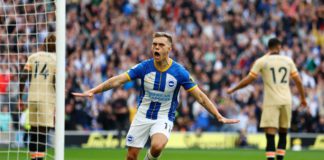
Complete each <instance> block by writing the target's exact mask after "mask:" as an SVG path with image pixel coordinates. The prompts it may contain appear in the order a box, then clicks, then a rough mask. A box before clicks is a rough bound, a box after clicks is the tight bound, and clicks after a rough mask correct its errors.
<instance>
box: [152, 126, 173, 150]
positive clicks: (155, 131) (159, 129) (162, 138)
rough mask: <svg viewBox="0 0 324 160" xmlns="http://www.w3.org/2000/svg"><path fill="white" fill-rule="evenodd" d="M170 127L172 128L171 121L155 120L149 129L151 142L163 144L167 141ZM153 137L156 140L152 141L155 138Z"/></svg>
mask: <svg viewBox="0 0 324 160" xmlns="http://www.w3.org/2000/svg"><path fill="white" fill-rule="evenodd" d="M172 128H173V122H171V121H169V120H158V121H156V122H155V123H154V125H153V126H152V128H151V130H150V137H151V140H152V144H154V143H155V142H156V143H161V144H164V145H165V144H166V143H167V142H168V139H169V137H170V134H171V131H172ZM154 135H156V136H154ZM155 137H156V138H155ZM154 138H155V139H156V141H154V140H155V139H154Z"/></svg>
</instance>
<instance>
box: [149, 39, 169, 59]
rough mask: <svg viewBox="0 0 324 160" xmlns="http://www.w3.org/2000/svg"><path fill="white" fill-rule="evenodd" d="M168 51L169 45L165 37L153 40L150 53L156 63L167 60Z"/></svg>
mask: <svg viewBox="0 0 324 160" xmlns="http://www.w3.org/2000/svg"><path fill="white" fill-rule="evenodd" d="M170 51H171V44H170V42H169V41H168V39H167V38H166V37H157V38H154V39H153V43H152V53H153V58H154V60H155V61H156V62H161V61H164V60H167V58H168V57H169V52H170Z"/></svg>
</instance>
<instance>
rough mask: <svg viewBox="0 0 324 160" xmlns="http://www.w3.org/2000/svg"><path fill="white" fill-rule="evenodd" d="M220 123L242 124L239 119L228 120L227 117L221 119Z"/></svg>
mask: <svg viewBox="0 0 324 160" xmlns="http://www.w3.org/2000/svg"><path fill="white" fill-rule="evenodd" d="M218 121H219V122H221V123H223V124H234V123H239V122H240V120H238V119H227V118H225V117H221V118H219V119H218Z"/></svg>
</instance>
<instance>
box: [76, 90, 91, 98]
mask: <svg viewBox="0 0 324 160" xmlns="http://www.w3.org/2000/svg"><path fill="white" fill-rule="evenodd" d="M72 95H74V96H76V97H89V98H92V97H93V93H92V92H91V91H86V92H83V93H72Z"/></svg>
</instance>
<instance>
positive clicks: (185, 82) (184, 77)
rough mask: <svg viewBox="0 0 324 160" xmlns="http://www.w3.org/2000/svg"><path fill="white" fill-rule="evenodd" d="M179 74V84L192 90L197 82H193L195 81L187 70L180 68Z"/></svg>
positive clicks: (187, 89)
mask: <svg viewBox="0 0 324 160" xmlns="http://www.w3.org/2000/svg"><path fill="white" fill-rule="evenodd" d="M180 74H181V81H180V84H181V85H182V86H183V88H184V89H185V90H186V91H192V90H193V89H194V88H196V87H197V84H196V83H195V81H194V80H193V78H192V77H191V76H190V74H189V72H188V71H187V70H186V69H184V68H182V69H181V70H180Z"/></svg>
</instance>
